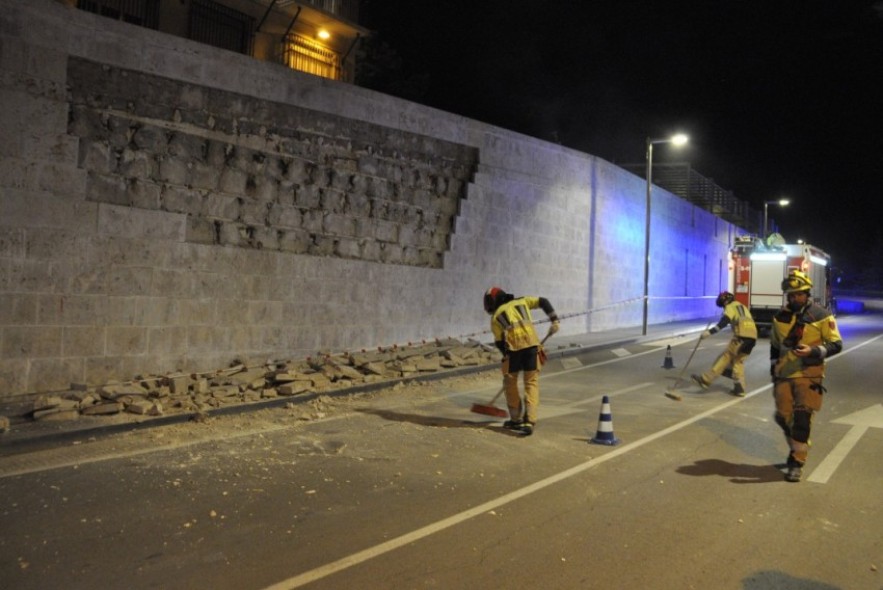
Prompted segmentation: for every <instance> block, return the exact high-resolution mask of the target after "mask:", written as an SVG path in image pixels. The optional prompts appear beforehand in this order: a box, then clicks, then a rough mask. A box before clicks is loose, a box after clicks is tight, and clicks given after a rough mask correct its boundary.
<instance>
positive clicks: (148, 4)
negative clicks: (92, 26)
mask: <svg viewBox="0 0 883 590" xmlns="http://www.w3.org/2000/svg"><path fill="white" fill-rule="evenodd" d="M77 8H79V9H80V10H84V11H86V12H93V13H95V14H100V15H101V16H106V17H108V18H112V19H115V20H121V21H124V22H127V23H130V24H133V25H138V26H139V27H147V28H150V29H157V28H159V0H77Z"/></svg>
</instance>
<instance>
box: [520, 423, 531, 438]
mask: <svg viewBox="0 0 883 590" xmlns="http://www.w3.org/2000/svg"><path fill="white" fill-rule="evenodd" d="M533 427H534V423H533V422H524V423H522V425H521V434H522V435H524V436H530V435H531V434H533Z"/></svg>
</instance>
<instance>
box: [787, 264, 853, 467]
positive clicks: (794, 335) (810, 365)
mask: <svg viewBox="0 0 883 590" xmlns="http://www.w3.org/2000/svg"><path fill="white" fill-rule="evenodd" d="M811 289H812V281H811V280H810V279H809V277H808V276H806V274H804V273H803V272H801V271H799V270H792V271H791V272H790V273H789V274H788V276H787V278H785V280H784V281H782V292H783V293H785V294H786V297H787V299H788V302H787V304H786V305H785V307H783V308H782V309H781V310H780V311H779V312H778V313H777V314H776V316H775V317H774V318H773V326H772V331H771V333H770V373H771V375H772V378H773V399H774V400H775V402H776V413H775V420H776V424H778V425H779V427H780V428H781V429H782V431H783V432H784V433H785V439H786V441H787V442H788V447H789V449H790V452H789V453H788V460H787V471H786V473H785V480H786V481H791V482H798V481H800V478H801V476H802V474H803V466H804V464H805V463H806V457H807V453H808V452H809V445H810V441H809V435H810V429H811V427H812V419H813V415H814V414H815V412H818V411H819V410H820V409H821V408H822V397H823V394H824V393H825V388H824V387H823V385H822V381H823V380H824V377H825V359H827V358H829V357H832V356H834V355H835V354H837V353H838V352H840V351H841V350H843V340H842V339H841V337H840V332H839V330H838V329H837V322H836V320H835V319H834V316H833V315H832V314H831V312H830V311H829V310H827V309H825V308H824V307H822V306H820V305H818V304H817V303H814V302H813V301H812V299H811V297H810V290H811Z"/></svg>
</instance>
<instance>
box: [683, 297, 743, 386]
mask: <svg viewBox="0 0 883 590" xmlns="http://www.w3.org/2000/svg"><path fill="white" fill-rule="evenodd" d="M715 305H717V306H718V307H722V308H723V309H724V312H723V313H722V314H721V317H720V320H719V321H718V323H717V324H716V325H714V326H712V327H711V328H710V329H708V330H705V331H704V332H702V335H701V336H700V337H699V338H700V339H702V340H704V339H706V338H708V337H709V336H711V335H713V334H716V333H718V332H719V331H721V330H723V329H724V328H726V327H727V326H728V325H729V326H732V327H733V337H732V338H731V339H730V342H729V344H727V348H726V349H725V350H724V351H723V352H722V353H721V354H720V355H719V356H718V357H717V359H716V360H715V361H714V363H713V364H712V365H711V368H710V369H709V370H707V371H705V372H704V373H702V374H701V375H690V378H691V379H692V380H693V381H694V382H695V383H696V384H697V385H699V386H700V387H701V388H702V389H708V386H709V385H711V383H712V382H713V381H714V380H715V379H717V378H718V377H719V376H721V375H723V376H724V377H729V378H730V379H732V380H733V389H732V391H731V392H730V393H732V394H733V395H738V396H740V397H742V396H744V395H745V359H746V358H748V355H750V354H751V351H752V350H753V349H754V345H755V344H757V326H755V325H754V319H753V318H752V317H751V312H749V311H748V308H747V307H745V306H744V305H742V304H741V303H740V302H738V301H736V300H735V297H734V295H733V294H732V293H730V292H729V291H723V292H721V293H720V295H718V296H717V299H716V300H715Z"/></svg>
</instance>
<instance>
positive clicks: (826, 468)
mask: <svg viewBox="0 0 883 590" xmlns="http://www.w3.org/2000/svg"><path fill="white" fill-rule="evenodd" d="M835 358H836V357H835ZM867 430H868V427H867V426H853V427H852V428H850V429H849V432H847V433H846V436H844V437H843V438H842V439H841V440H840V442H839V443H837V446H836V447H834V449H833V450H832V451H831V452H830V453H828V456H827V457H825V459H824V460H823V461H822V462H821V463H819V466H818V467H816V468H815V470H814V471H813V472H812V475H810V476H809V477H807V478H806V481H811V482H814V483H828V480H829V479H830V478H831V476H832V475H833V474H834V472H835V471H836V470H837V468H838V467H839V466H840V464H841V463H842V462H843V460H844V459H845V458H846V455H848V454H849V451H851V450H852V447H854V446H855V444H856V443H857V442H858V441H859V439H860V438H861V437H862V435H863V434H864V433H865V432H866V431H867Z"/></svg>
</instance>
